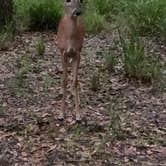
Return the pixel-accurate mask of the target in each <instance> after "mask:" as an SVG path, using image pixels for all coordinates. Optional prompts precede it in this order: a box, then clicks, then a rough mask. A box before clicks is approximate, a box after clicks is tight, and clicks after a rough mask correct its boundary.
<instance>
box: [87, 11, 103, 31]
mask: <svg viewBox="0 0 166 166" xmlns="http://www.w3.org/2000/svg"><path fill="white" fill-rule="evenodd" d="M85 23H86V27H87V31H88V32H90V33H97V32H100V31H102V30H103V29H104V27H105V25H106V20H105V17H104V16H103V15H101V14H98V13H97V12H96V11H94V12H92V13H89V11H87V12H86V14H85Z"/></svg>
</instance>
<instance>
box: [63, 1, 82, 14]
mask: <svg viewBox="0 0 166 166" xmlns="http://www.w3.org/2000/svg"><path fill="white" fill-rule="evenodd" d="M82 2H83V0H65V12H66V14H67V15H68V16H70V17H78V16H80V15H81V13H82V10H81V7H82Z"/></svg>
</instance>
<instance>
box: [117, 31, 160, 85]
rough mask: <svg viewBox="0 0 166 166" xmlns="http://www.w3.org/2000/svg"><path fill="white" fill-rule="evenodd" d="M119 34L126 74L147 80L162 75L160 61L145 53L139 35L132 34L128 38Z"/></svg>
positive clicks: (150, 80)
mask: <svg viewBox="0 0 166 166" xmlns="http://www.w3.org/2000/svg"><path fill="white" fill-rule="evenodd" d="M119 36H120V43H121V46H122V55H123V63H124V71H125V73H126V76H127V77H129V78H136V79H140V80H141V81H145V82H147V81H148V82H152V80H153V79H157V78H158V77H159V75H160V65H159V62H158V61H156V59H155V60H154V59H153V58H152V57H150V56H149V57H147V55H145V50H144V44H143V43H142V42H141V40H140V39H139V38H138V37H137V35H136V34H130V35H129V39H128V40H127V39H124V38H123V37H122V36H121V34H120V32H119Z"/></svg>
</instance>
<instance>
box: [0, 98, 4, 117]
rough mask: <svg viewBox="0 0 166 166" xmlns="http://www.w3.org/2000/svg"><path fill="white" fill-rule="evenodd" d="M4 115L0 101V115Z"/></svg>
mask: <svg viewBox="0 0 166 166" xmlns="http://www.w3.org/2000/svg"><path fill="white" fill-rule="evenodd" d="M3 114H4V108H3V104H2V101H0V115H3Z"/></svg>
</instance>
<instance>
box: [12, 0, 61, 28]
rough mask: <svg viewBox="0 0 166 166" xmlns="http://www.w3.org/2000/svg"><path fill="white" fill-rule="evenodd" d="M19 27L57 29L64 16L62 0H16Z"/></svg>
mask: <svg viewBox="0 0 166 166" xmlns="http://www.w3.org/2000/svg"><path fill="white" fill-rule="evenodd" d="M14 5H15V11H16V12H15V13H16V16H15V18H16V20H17V27H18V29H21V30H25V29H30V30H47V29H56V28H57V24H58V22H59V20H60V18H61V16H62V6H61V5H62V4H61V1H60V0H56V1H54V0H49V1H47V0H40V1H37V0H28V1H26V0H14Z"/></svg>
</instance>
